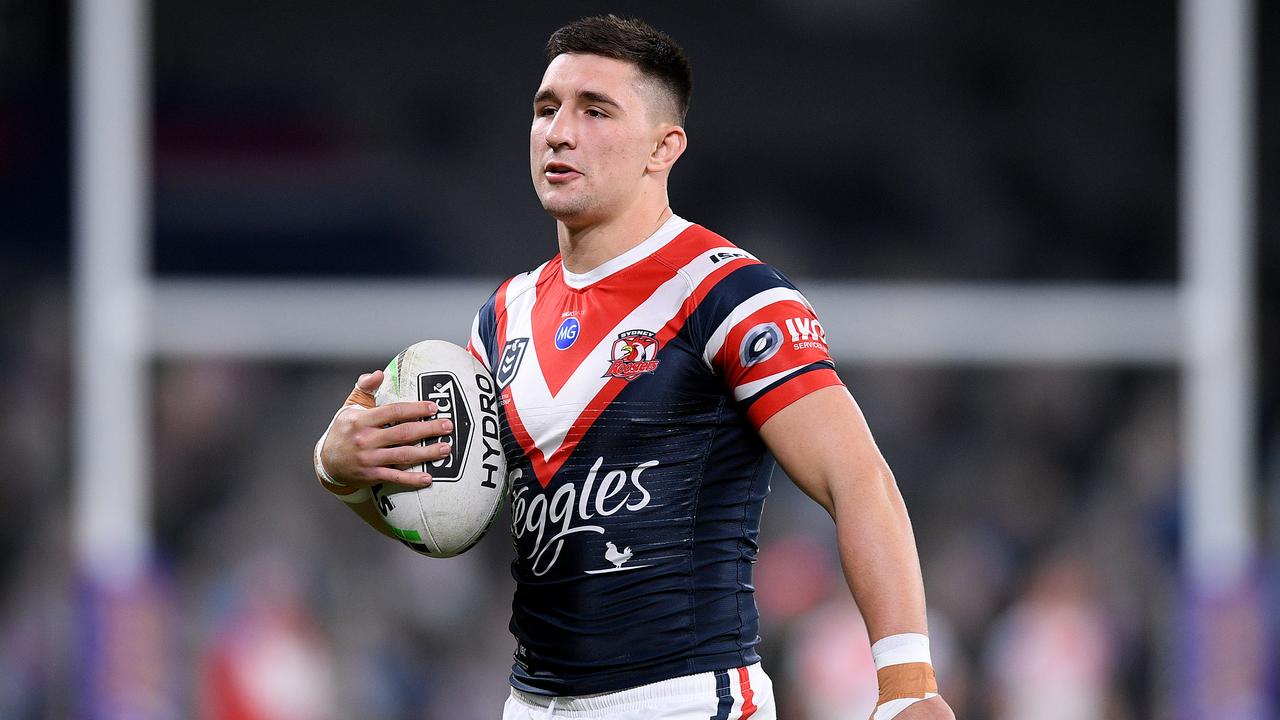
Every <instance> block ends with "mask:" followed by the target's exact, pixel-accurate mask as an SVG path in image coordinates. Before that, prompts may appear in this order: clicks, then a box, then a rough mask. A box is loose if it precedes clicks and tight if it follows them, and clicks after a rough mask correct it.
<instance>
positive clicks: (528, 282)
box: [494, 260, 551, 340]
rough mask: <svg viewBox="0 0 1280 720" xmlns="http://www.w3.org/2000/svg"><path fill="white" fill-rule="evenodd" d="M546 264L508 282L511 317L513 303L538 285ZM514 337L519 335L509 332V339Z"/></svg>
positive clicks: (508, 303) (507, 304)
mask: <svg viewBox="0 0 1280 720" xmlns="http://www.w3.org/2000/svg"><path fill="white" fill-rule="evenodd" d="M547 262H551V261H550V260H548V261H547ZM546 266H547V263H545V262H544V263H542V264H541V265H539V266H538V267H536V268H534V269H533V270H530V271H529V272H527V273H524V274H523V275H517V276H515V277H513V278H511V282H509V283H507V298H506V306H507V307H506V311H507V313H508V315H507V317H508V318H509V317H510V313H511V304H512V303H514V302H516V301H517V300H518V299H519V298H520V297H521V296H522V295H524V294H525V292H526V291H528V290H532V289H534V288H535V287H537V285H538V278H539V277H541V276H542V269H543V268H545V267H546ZM494 310H495V311H498V308H494ZM512 337H519V336H512V335H511V333H507V339H508V340H510V339H512Z"/></svg>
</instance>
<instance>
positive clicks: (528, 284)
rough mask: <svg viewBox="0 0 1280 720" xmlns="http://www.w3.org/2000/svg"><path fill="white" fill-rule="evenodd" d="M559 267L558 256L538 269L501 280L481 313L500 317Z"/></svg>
mask: <svg viewBox="0 0 1280 720" xmlns="http://www.w3.org/2000/svg"><path fill="white" fill-rule="evenodd" d="M559 267H560V256H559V255H556V256H555V257H554V258H551V259H550V260H548V261H546V262H544V263H542V264H541V265H539V266H538V267H536V268H534V269H532V270H528V271H526V272H522V273H520V274H519V275H513V276H511V277H509V278H507V279H506V280H503V281H502V283H501V284H499V285H498V287H497V289H495V290H494V291H493V293H492V294H491V295H490V296H489V299H488V301H487V302H485V304H484V306H483V307H482V308H481V312H482V313H486V312H487V313H491V314H492V315H493V316H495V317H501V316H502V315H503V314H505V313H506V310H507V308H508V307H510V306H511V305H512V304H513V303H514V302H516V301H517V300H519V299H520V298H521V297H522V296H524V295H525V294H527V293H529V292H531V291H533V289H534V288H536V287H537V286H538V285H540V284H541V283H542V282H544V281H545V280H546V278H548V277H550V271H551V270H554V269H556V268H559Z"/></svg>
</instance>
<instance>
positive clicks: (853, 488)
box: [760, 386, 954, 720]
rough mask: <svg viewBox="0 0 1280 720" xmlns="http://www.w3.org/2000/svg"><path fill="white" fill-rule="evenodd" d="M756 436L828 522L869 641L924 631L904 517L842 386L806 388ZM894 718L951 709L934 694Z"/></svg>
mask: <svg viewBox="0 0 1280 720" xmlns="http://www.w3.org/2000/svg"><path fill="white" fill-rule="evenodd" d="M760 435H761V437H762V438H764V441H765V443H766V444H767V445H768V446H769V449H770V450H771V451H772V452H773V454H774V456H775V457H776V458H777V459H778V463H779V464H780V465H782V468H783V469H784V470H785V471H786V473H787V475H789V476H790V477H791V479H792V480H793V481H794V482H795V483H796V485H797V486H799V487H800V489H801V490H803V491H804V493H805V494H806V495H808V496H809V497H811V498H813V499H814V500H815V501H816V502H817V503H818V504H819V505H821V506H822V507H823V508H825V509H826V511H827V512H828V513H829V514H830V515H831V517H832V519H833V520H834V521H835V523H836V540H837V544H838V545H839V550H840V564H841V567H842V568H843V569H844V575H845V579H846V580H847V582H848V583H849V588H850V590H852V592H853V597H854V600H855V601H856V602H857V604H858V609H859V610H860V611H861V612H862V616H863V618H864V620H865V621H866V624H867V633H868V635H870V639H871V642H872V643H874V642H876V641H877V640H880V639H881V638H884V637H887V636H889V635H897V634H900V633H920V634H927V633H928V628H927V626H926V621H925V598H924V581H923V579H922V577H921V574H920V560H919V557H918V556H917V554H916V544H915V536H914V535H913V534H912V530H911V520H910V518H908V517H907V508H906V505H905V504H904V503H903V501H902V495H901V494H900V493H899V492H898V486H897V483H896V482H895V480H894V478H893V473H892V472H891V471H890V470H889V465H888V463H886V462H885V460H884V457H883V456H882V455H881V454H880V449H879V448H878V447H876V444H875V440H874V439H872V437H871V431H870V429H869V428H868V427H867V422H866V419H865V418H864V417H863V415H862V411H861V410H860V409H859V408H858V405H857V403H855V402H854V400H853V397H852V396H850V395H849V392H848V390H846V389H845V388H844V387H843V386H832V387H825V388H822V389H820V390H816V391H814V392H812V393H809V394H808V395H806V396H804V397H802V398H800V399H798V400H796V401H795V402H793V403H791V404H790V405H788V406H786V407H784V408H783V409H781V410H779V411H778V412H777V413H775V414H774V415H773V416H772V417H770V418H769V419H768V420H767V421H765V423H764V424H763V425H762V426H761V427H760ZM882 679H883V678H882ZM881 690H882V694H883V691H884V690H885V688H884V687H883V685H882V687H881ZM896 718H897V719H898V720H954V715H953V714H952V712H951V709H950V708H949V707H947V704H946V702H944V701H943V700H942V698H941V697H934V698H931V699H929V700H925V701H923V702H917V703H915V704H914V705H911V706H910V707H908V708H907V709H906V710H903V711H902V712H901V713H900V714H897V715H896Z"/></svg>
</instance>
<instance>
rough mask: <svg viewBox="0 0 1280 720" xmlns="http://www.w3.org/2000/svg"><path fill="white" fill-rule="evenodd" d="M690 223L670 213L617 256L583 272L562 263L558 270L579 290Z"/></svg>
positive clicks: (652, 249)
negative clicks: (654, 227)
mask: <svg viewBox="0 0 1280 720" xmlns="http://www.w3.org/2000/svg"><path fill="white" fill-rule="evenodd" d="M692 224H693V223H691V222H689V221H688V220H685V219H684V218H682V217H680V216H679V215H676V214H675V213H672V215H671V217H669V218H667V221H666V222H664V223H662V225H661V226H660V227H659V228H658V229H657V230H655V231H654V233H653V234H652V235H650V236H649V237H648V238H647V239H646V240H645V241H644V242H642V243H640V244H639V245H636V246H635V247H633V248H631V249H630V250H628V251H626V252H624V253H622V254H621V255H619V256H618V257H615V258H613V259H611V260H606V261H604V262H603V263H601V264H599V265H597V266H596V267H594V268H592V269H591V270H588V271H586V272H584V273H576V272H570V271H569V269H568V268H566V267H565V266H564V263H561V264H560V272H561V273H562V274H563V277H564V284H565V285H568V286H569V287H571V288H573V289H574V290H581V289H582V288H584V287H587V286H588V285H591V284H593V283H597V282H600V281H601V280H603V279H605V278H607V277H609V276H610V275H612V274H614V273H616V272H618V271H619V270H622V269H624V268H627V267H630V266H632V265H634V264H636V263H637V262H640V261H641V260H643V259H645V258H647V257H649V256H650V255H652V254H654V253H655V252H657V251H659V250H661V249H662V248H663V246H665V245H666V244H667V243H669V242H671V241H672V240H674V239H675V237H676V236H677V235H679V234H680V233H682V232H684V231H685V230H687V229H688V228H689V226H690V225H692Z"/></svg>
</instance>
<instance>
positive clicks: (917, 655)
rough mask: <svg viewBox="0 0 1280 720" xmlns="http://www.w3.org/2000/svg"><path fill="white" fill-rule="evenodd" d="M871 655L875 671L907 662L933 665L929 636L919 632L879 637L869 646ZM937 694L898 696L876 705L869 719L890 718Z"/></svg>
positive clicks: (886, 719) (882, 719) (881, 719)
mask: <svg viewBox="0 0 1280 720" xmlns="http://www.w3.org/2000/svg"><path fill="white" fill-rule="evenodd" d="M871 657H872V659H873V660H874V661H875V664H876V671H877V673H878V672H879V671H880V670H882V669H884V668H886V667H890V666H892V665H903V664H908V663H924V664H926V665H930V666H932V665H933V661H932V659H931V658H930V656H929V636H928V635H923V634H921V633H899V634H898V635H890V636H888V637H884V638H881V639H879V640H877V641H876V643H875V644H874V645H872V646H871ZM937 695H938V693H936V692H925V693H922V697H900V698H895V699H893V700H889V701H887V702H884V703H882V704H880V705H877V706H876V710H875V713H874V714H873V715H872V716H871V720H891V718H893V717H895V716H897V714H898V713H900V712H902V711H903V710H906V709H907V708H908V707H911V706H912V705H915V704H916V703H918V702H920V701H921V700H927V699H929V698H931V697H936V696H937Z"/></svg>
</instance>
